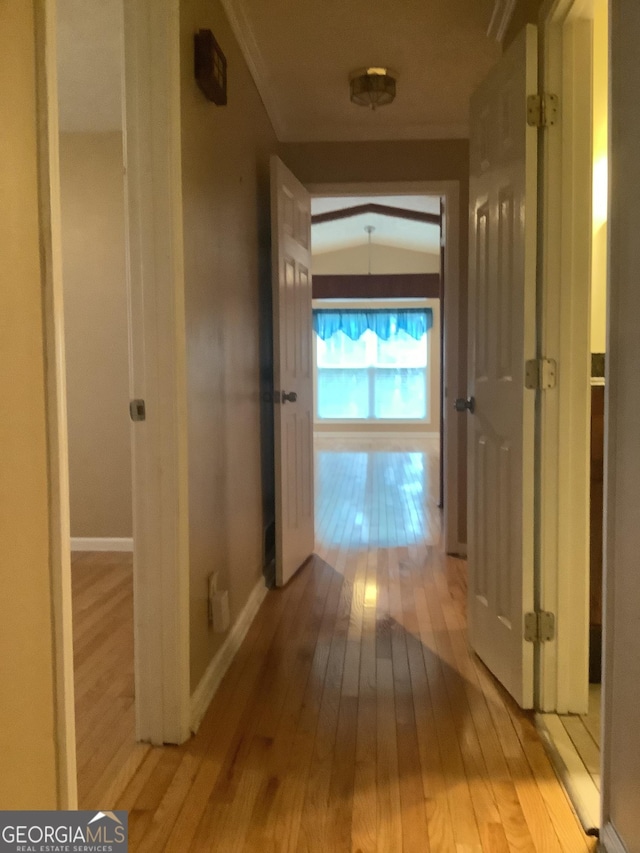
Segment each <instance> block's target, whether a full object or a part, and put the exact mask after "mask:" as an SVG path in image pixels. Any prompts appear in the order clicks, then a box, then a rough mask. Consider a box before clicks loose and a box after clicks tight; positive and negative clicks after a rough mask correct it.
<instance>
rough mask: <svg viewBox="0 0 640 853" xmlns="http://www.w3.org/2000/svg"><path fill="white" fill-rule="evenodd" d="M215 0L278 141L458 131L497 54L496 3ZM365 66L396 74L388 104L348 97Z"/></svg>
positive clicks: (438, 134)
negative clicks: (374, 105)
mask: <svg viewBox="0 0 640 853" xmlns="http://www.w3.org/2000/svg"><path fill="white" fill-rule="evenodd" d="M222 2H223V5H224V6H225V8H226V10H227V13H228V15H229V18H230V21H231V24H232V26H233V28H234V31H235V34H236V36H237V38H238V40H239V42H240V44H241V47H242V49H243V52H244V55H245V57H246V59H247V61H248V63H249V66H250V68H251V70H252V73H253V75H254V79H255V80H256V83H257V85H258V88H259V90H260V93H261V95H262V98H263V101H264V103H265V106H266V107H267V110H268V112H269V115H270V117H271V120H272V122H273V124H274V127H275V130H276V133H277V134H278V136H279V138H280V139H281V140H282V141H298V142H302V141H339V140H363V139H427V138H446V137H463V136H466V135H468V111H469V96H470V95H471V93H472V92H473V90H474V89H475V88H476V86H477V85H478V83H479V82H480V81H481V80H482V79H483V78H484V77H485V75H486V74H487V72H488V70H489V69H490V68H491V66H492V65H493V64H494V63H495V62H496V61H497V59H498V57H499V55H500V48H499V46H498V44H497V43H496V41H494V40H492V39H490V38H489V37H488V36H487V28H488V26H489V23H490V20H491V15H492V11H493V8H494V5H495V0H373V1H372V0H347V2H345V0H323V2H319V0H297V2H295V3H292V2H291V0H269V2H268V3H265V2H264V0H222ZM222 48H223V49H224V45H222ZM370 65H382V66H388V67H390V68H392V69H393V70H394V71H396V72H397V96H396V100H395V101H394V102H393V103H392V104H390V105H389V106H386V107H382V108H379V109H378V110H375V111H372V110H370V109H367V108H365V107H358V106H356V105H354V104H352V103H351V102H350V100H349V90H348V76H349V72H350V71H352V70H353V69H356V68H359V67H361V66H370ZM230 73H231V74H232V73H233V71H232V69H230Z"/></svg>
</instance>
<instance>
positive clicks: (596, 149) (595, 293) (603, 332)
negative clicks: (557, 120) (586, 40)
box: [591, 0, 609, 352]
mask: <svg viewBox="0 0 640 853" xmlns="http://www.w3.org/2000/svg"><path fill="white" fill-rule="evenodd" d="M593 11H594V18H593V253H592V258H591V352H605V351H606V348H607V178H608V158H607V149H608V108H609V97H608V85H609V74H608V57H607V52H608V43H609V26H608V0H594V4H593Z"/></svg>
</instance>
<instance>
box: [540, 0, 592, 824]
mask: <svg viewBox="0 0 640 853" xmlns="http://www.w3.org/2000/svg"><path fill="white" fill-rule="evenodd" d="M543 45H544V56H545V75H546V77H547V81H548V82H547V84H545V85H547V86H548V87H549V90H550V91H554V92H556V91H557V92H558V93H559V96H560V98H561V102H562V108H563V109H562V118H561V122H562V124H563V131H562V136H559V135H558V134H556V133H554V132H553V130H554V129H553V128H551V129H549V130H550V131H551V132H550V133H548V135H547V136H546V139H545V144H544V169H545V177H544V180H545V195H546V197H547V205H548V207H547V210H546V211H545V216H544V222H545V225H544V227H545V229H546V230H545V234H544V240H545V265H544V270H543V279H542V293H543V302H544V306H543V327H544V332H543V339H544V346H545V350H546V353H549V354H550V355H551V357H554V356H555V357H557V359H558V362H559V363H560V365H561V370H562V371H563V374H562V375H563V381H562V383H561V384H560V385H559V387H558V393H557V394H556V395H555V398H556V399H553V398H552V397H551V396H549V395H544V398H543V400H542V404H541V430H542V431H541V453H542V464H541V476H542V482H541V493H540V502H541V503H540V506H541V552H540V553H541V585H542V586H541V594H542V599H543V602H545V603H544V604H543V606H544V609H545V610H546V609H552V608H555V610H554V612H555V613H556V618H557V622H558V625H559V626H560V625H562V632H561V633H560V629H559V632H558V638H557V642H556V643H554V644H548V647H545V648H543V649H542V651H541V656H540V664H541V666H540V689H541V693H540V708H541V709H542V710H543V711H544V710H545V709H548V710H549V711H551V710H552V709H554V710H555V711H556V712H557V713H542V714H540V715H539V717H538V722H539V725H540V727H541V729H542V731H543V733H544V735H545V736H546V738H547V741H548V744H549V747H550V749H551V752H552V755H553V756H554V758H555V761H556V765H557V768H558V770H559V772H560V774H561V776H562V778H563V780H564V781H565V784H566V787H567V789H568V790H569V793H570V795H571V797H572V799H573V802H574V805H575V806H576V809H577V811H578V813H579V815H580V818H581V820H582V823H583V825H584V826H585V828H586V829H587V830H592V831H594V832H595V831H596V830H597V828H598V827H599V824H600V783H601V740H600V729H601V724H600V719H601V713H600V712H601V701H602V697H601V688H600V682H601V672H602V621H603V619H602V616H603V614H602V602H603V571H602V566H603V491H604V464H603V460H604V456H605V438H604V410H605V393H606V388H605V361H606V350H607V341H606V337H607V335H606V328H607V316H606V305H607V218H608V211H607V206H608V204H607V201H608V199H607V196H608V190H607V177H608V156H607V155H608V104H607V99H608V96H607V92H608V9H607V3H606V0H604V2H603V0H588V2H559V3H557V4H556V8H555V9H554V10H553V11H552V12H551V14H550V17H549V20H548V21H547V23H546V24H545V26H544V33H543ZM558 170H559V171H558ZM559 172H560V173H561V175H560V180H559V183H558V182H557V178H558V175H559ZM552 183H555V184H557V185H556V187H555V188H552V186H551V185H552ZM554 205H558V208H559V209H560V210H562V217H561V218H562V222H559V220H558V219H557V218H554V214H553V213H552V212H551V206H554ZM558 275H560V276H561V277H562V278H563V288H562V289H560V290H559V291H558V292H557V294H556V295H555V296H554V294H553V290H554V289H555V288H556V285H557V282H558ZM585 283H590V287H585ZM546 353H545V354H546ZM552 466H555V467H556V474H555V475H554V474H551V467H552ZM551 490H555V497H554V498H551V494H552V492H551ZM567 498H568V499H567ZM548 499H550V503H548V502H547V501H548ZM552 513H555V516H556V517H555V519H553V518H552V517H551V514H552Z"/></svg>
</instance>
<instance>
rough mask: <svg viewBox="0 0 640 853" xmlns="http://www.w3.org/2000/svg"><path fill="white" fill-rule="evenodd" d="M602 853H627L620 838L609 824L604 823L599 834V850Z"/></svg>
mask: <svg viewBox="0 0 640 853" xmlns="http://www.w3.org/2000/svg"><path fill="white" fill-rule="evenodd" d="M599 849H600V850H601V851H603V853H627V848H626V847H625V846H624V844H623V843H622V841H621V839H620V836H619V835H618V833H617V832H616V831H615V829H614V828H613V826H612V825H611V824H610V823H606V824H605V825H604V827H603V830H602V832H601V833H600V848H599Z"/></svg>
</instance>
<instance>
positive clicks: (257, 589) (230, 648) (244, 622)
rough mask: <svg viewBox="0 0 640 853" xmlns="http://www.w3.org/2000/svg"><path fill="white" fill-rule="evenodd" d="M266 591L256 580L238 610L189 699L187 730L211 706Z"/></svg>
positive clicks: (194, 727) (200, 719) (199, 721)
mask: <svg viewBox="0 0 640 853" xmlns="http://www.w3.org/2000/svg"><path fill="white" fill-rule="evenodd" d="M267 592H268V589H267V587H266V586H265V584H264V578H262V577H261V578H260V580H259V581H258V582H257V584H256V585H255V586H254V588H253V589H252V590H251V593H250V594H249V598H248V599H247V603H246V604H245V606H244V607H243V608H242V610H241V611H240V614H239V615H238V618H237V619H236V621H235V622H234V624H233V626H232V628H231V630H230V632H229V634H228V635H227V637H226V639H225V641H224V643H223V644H222V646H221V647H220V649H219V650H218V651H217V653H216V654H215V655H214V657H213V658H212V659H211V661H210V662H209V666H208V667H207V669H206V671H205V674H204V675H203V676H202V678H201V679H200V683H199V684H198V686H197V687H196V689H195V691H194V693H193V696H192V697H191V731H192V732H194V733H195V732H197V731H198V728H199V727H200V723H201V722H202V718H203V717H204V715H205V714H206V712H207V708H208V707H209V705H210V704H211V700H212V699H213V697H214V696H215V693H216V691H217V689H218V687H219V686H220V682H221V681H222V679H223V678H224V674H225V673H226V671H227V670H228V669H229V667H230V666H231V662H232V661H233V659H234V657H235V656H236V653H237V651H238V649H239V648H240V646H241V645H242V641H243V640H244V638H245V636H246V634H247V631H248V630H249V628H250V626H251V623H252V622H253V620H254V619H255V617H256V614H257V613H258V610H259V609H260V605H261V604H262V602H263V601H264V599H265V597H266V595H267Z"/></svg>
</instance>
